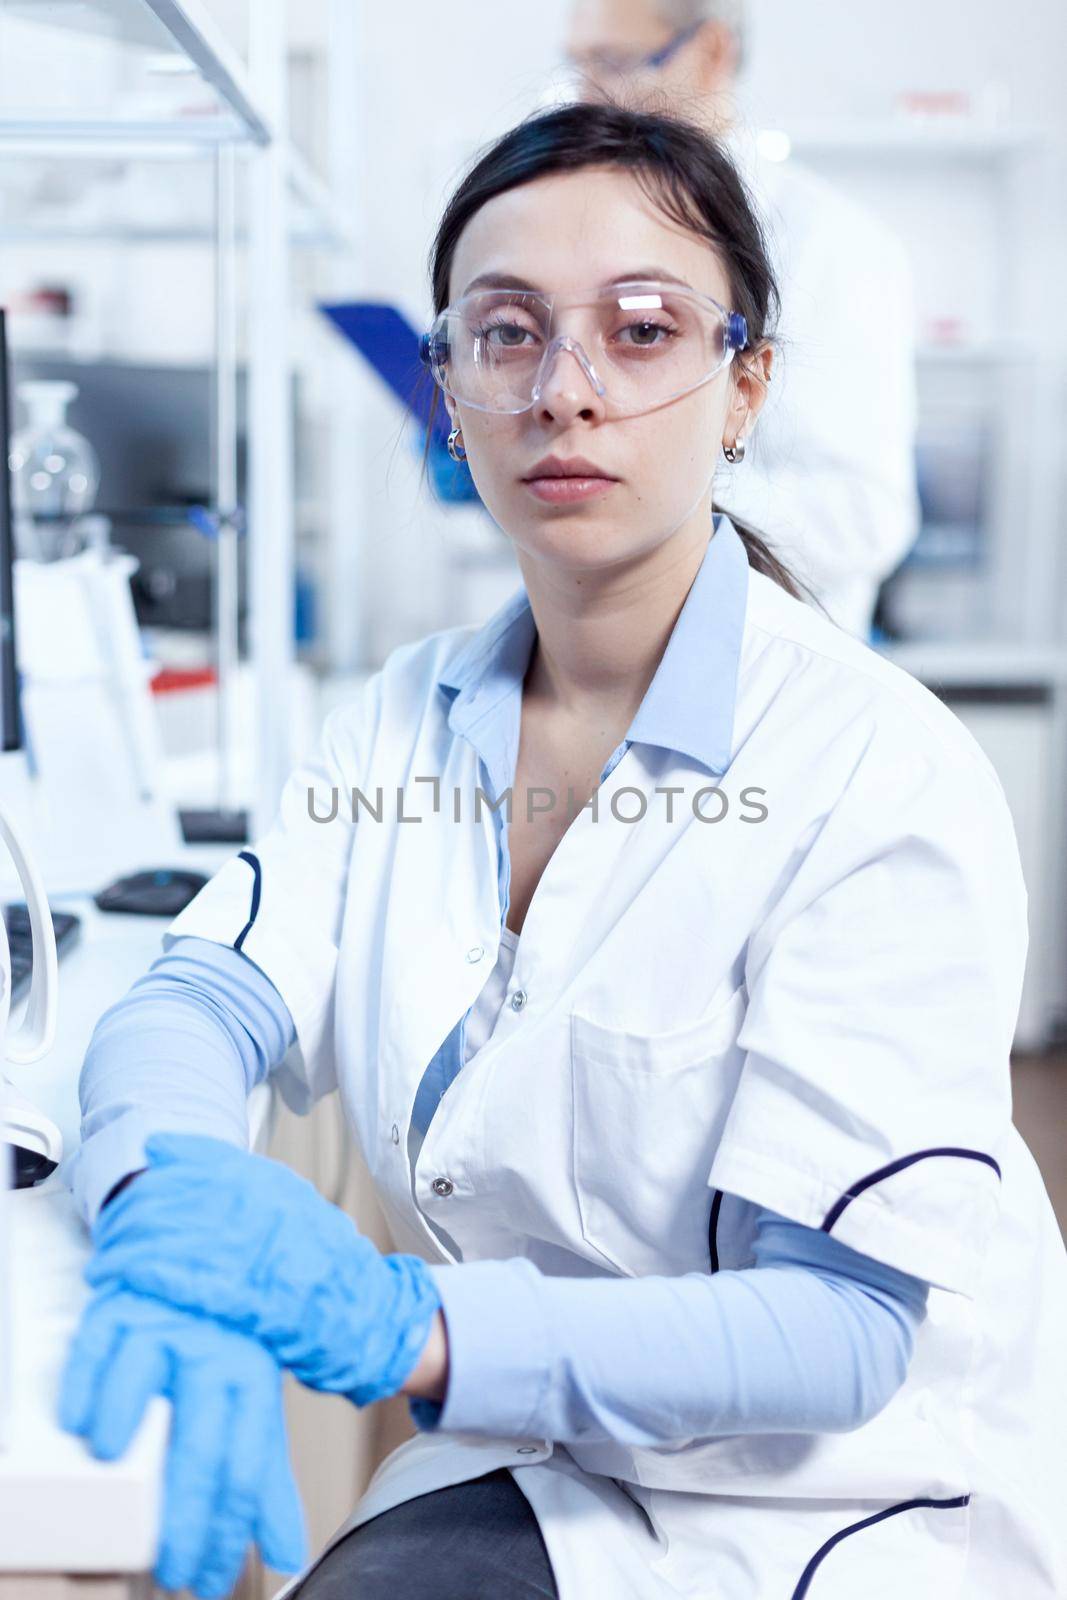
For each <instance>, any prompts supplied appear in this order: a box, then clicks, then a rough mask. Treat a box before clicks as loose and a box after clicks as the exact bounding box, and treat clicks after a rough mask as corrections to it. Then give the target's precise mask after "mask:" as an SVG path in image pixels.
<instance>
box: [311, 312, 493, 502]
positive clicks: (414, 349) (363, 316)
mask: <svg viewBox="0 0 1067 1600" xmlns="http://www.w3.org/2000/svg"><path fill="white" fill-rule="evenodd" d="M319 310H320V311H321V312H323V314H324V315H325V316H327V317H328V318H329V319H330V321H331V322H332V323H333V324H334V326H335V327H336V328H339V329H340V331H341V332H342V333H343V334H344V336H345V338H346V339H348V340H349V341H350V342H351V343H352V344H354V345H355V347H356V349H357V350H358V351H359V353H360V355H361V356H363V358H364V360H366V361H367V362H369V364H370V365H371V366H372V367H373V368H374V370H375V372H376V373H377V374H378V376H379V377H380V378H381V379H382V380H383V382H384V383H385V384H386V385H387V386H388V387H389V389H390V390H391V391H392V393H393V394H394V395H395V396H396V398H397V399H398V400H399V401H400V404H401V405H402V406H403V407H404V408H405V410H406V411H407V412H408V414H409V415H410V416H412V417H413V418H414V419H415V421H416V423H418V425H419V449H420V451H421V449H422V443H423V440H424V438H425V434H426V430H427V428H429V429H430V452H429V460H428V463H427V466H428V469H429V474H430V481H431V483H432V485H433V490H434V493H435V494H436V496H437V498H438V499H439V500H441V501H443V502H445V504H448V505H465V504H466V505H469V504H472V503H474V502H478V503H479V504H480V501H481V497H480V496H479V494H478V491H477V489H476V488H475V487H474V479H473V478H472V477H471V475H470V470H469V468H468V467H467V464H466V462H464V461H453V459H452V457H451V456H450V455H449V453H448V448H447V443H448V435H449V432H450V428H451V424H450V422H449V419H448V411H447V409H446V408H445V406H444V405H442V404H441V401H440V399H439V400H438V402H437V407H436V410H435V412H434V417H433V421H432V422H431V421H430V409H431V405H432V402H433V397H434V393H435V390H436V385H435V384H434V381H433V379H432V378H431V377H430V375H429V373H428V372H427V370H426V368H425V367H424V366H423V364H422V362H421V360H420V359H419V334H418V332H417V331H416V330H415V329H414V328H413V327H412V326H411V323H410V322H409V321H408V320H407V318H406V317H405V316H404V315H403V313H402V312H400V311H398V310H397V308H396V307H395V306H390V305H385V304H383V303H382V302H380V301H373V300H350V301H344V302H341V303H338V304H335V305H320V306H319Z"/></svg>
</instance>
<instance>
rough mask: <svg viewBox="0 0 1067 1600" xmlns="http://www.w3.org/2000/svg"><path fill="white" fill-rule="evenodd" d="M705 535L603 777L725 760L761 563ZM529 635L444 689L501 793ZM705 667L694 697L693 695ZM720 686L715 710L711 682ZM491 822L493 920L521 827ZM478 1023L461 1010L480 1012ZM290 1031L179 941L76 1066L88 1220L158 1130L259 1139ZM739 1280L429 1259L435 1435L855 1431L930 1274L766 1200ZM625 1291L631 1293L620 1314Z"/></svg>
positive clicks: (495, 646) (907, 1351)
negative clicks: (435, 1337)
mask: <svg viewBox="0 0 1067 1600" xmlns="http://www.w3.org/2000/svg"><path fill="white" fill-rule="evenodd" d="M729 535H730V536H728V537H727V538H726V539H718V538H717V537H716V538H712V539H711V540H710V541H709V545H708V549H707V552H706V554H705V557H704V560H703V562H702V565H701V567H700V569H699V571H698V573H697V576H696V578H695V580H694V582H693V585H692V587H691V589H690V592H689V595H688V596H687V599H686V602H685V605H684V606H683V608H682V611H681V613H680V615H679V618H678V621H677V623H676V625H675V628H674V630H673V632H672V634H671V637H670V639H669V641H668V644H667V647H666V649H665V651H664V654H663V657H662V659H661V661H660V664H659V667H658V668H657V671H656V674H655V676H654V678H653V680H652V683H651V684H650V685H649V688H648V691H647V693H646V695H645V697H644V699H643V701H642V703H641V705H640V707H639V708H638V711H637V713H636V715H635V717H634V719H633V721H632V723H631V725H630V728H629V730H628V731H627V735H626V737H625V739H623V740H622V742H621V743H620V744H619V745H618V746H617V747H616V749H615V750H614V751H613V752H612V754H611V756H610V757H609V759H608V761H607V763H606V764H605V766H604V768H603V771H602V773H601V782H603V780H604V778H606V777H607V776H608V775H609V774H610V772H611V771H612V769H613V768H614V767H615V765H616V764H617V762H618V761H619V760H620V759H621V758H622V756H623V754H624V753H625V751H626V750H627V749H628V748H629V746H630V744H631V743H633V742H634V741H637V740H642V741H644V742H647V743H651V744H657V745H662V746H665V747H667V748H671V749H677V750H682V751H685V753H686V754H688V755H690V756H692V757H694V758H695V759H697V760H698V761H701V762H703V763H705V764H706V765H708V767H709V768H710V769H711V770H712V771H714V772H716V773H719V772H722V771H723V770H724V768H725V767H726V765H727V764H728V762H729V754H730V749H729V746H730V737H731V727H732V716H733V703H734V694H735V686H736V674H737V668H738V659H739V652H740V642H741V634H742V629H743V623H744V611H745V598H746V594H747V578H748V567H747V560H746V558H745V555H744V548H743V546H742V544H741V542H740V540H739V538H737V537H736V535H735V534H734V531H733V529H732V528H730V529H729ZM534 638H535V627H534V622H533V616H532V612H531V609H530V605H529V600H528V598H527V596H526V594H525V591H524V590H520V591H519V592H518V593H517V594H516V596H515V597H514V599H513V600H512V602H511V603H510V604H509V606H508V607H507V608H505V610H504V611H503V613H502V614H500V615H499V616H498V617H497V618H496V620H495V623H494V625H493V626H492V627H491V628H486V629H483V630H482V631H481V632H480V633H479V634H477V635H475V636H474V637H473V638H472V639H471V640H470V641H469V643H468V646H467V647H466V648H465V650H464V651H463V652H461V653H460V656H459V657H458V658H457V659H456V660H455V661H454V663H453V665H452V668H451V669H450V671H449V672H448V674H447V675H445V676H444V677H443V678H442V679H441V680H440V686H441V691H442V693H444V694H447V695H449V696H450V698H451V702H452V703H451V706H450V711H449V725H450V727H451V728H452V729H453V731H455V732H457V733H459V734H462V735H463V736H464V737H466V738H468V739H469V740H470V741H471V743H472V744H473V745H474V747H475V749H476V750H477V752H478V754H479V756H480V757H481V761H482V763H483V766H484V769H485V777H486V780H487V784H486V786H487V789H488V792H490V793H491V794H492V795H493V797H494V798H496V797H497V796H499V795H500V793H501V792H502V791H503V790H504V789H505V788H507V786H508V784H509V783H511V782H512V780H513V776H514V771H515V765H516V760H517V753H518V735H519V725H520V714H521V705H522V681H523V677H524V675H525V672H526V668H527V666H528V664H529V659H530V651H531V648H532V645H533V642H534ZM695 676H698V677H699V678H700V680H701V681H702V683H703V684H704V685H705V693H704V695H703V696H701V697H696V696H693V695H690V694H688V693H687V692H686V685H687V683H689V682H690V681H691V680H692V679H693V677H695ZM709 684H711V685H715V686H716V689H717V693H716V695H715V699H714V703H713V709H712V710H711V711H710V712H709V711H708V700H707V694H706V686H707V685H709ZM495 815H496V816H497V837H498V846H499V857H498V869H499V875H498V882H499V888H500V903H501V924H503V923H504V922H505V920H506V917H507V910H508V905H509V892H510V879H511V869H510V859H509V854H508V847H507V822H506V818H505V817H504V815H503V811H502V810H501V812H499V813H495ZM468 1015H469V1013H468ZM465 1025H466V1016H465V1017H464V1018H462V1019H461V1020H460V1021H459V1022H458V1023H457V1024H456V1027H455V1028H454V1029H453V1030H452V1033H451V1034H450V1035H449V1037H448V1039H446V1040H445V1041H444V1043H443V1044H442V1046H441V1047H440V1049H439V1050H438V1051H437V1053H436V1054H435V1055H434V1057H433V1059H432V1060H431V1062H430V1063H429V1065H428V1067H427V1069H426V1072H425V1074H424V1076H423V1079H422V1082H421V1084H420V1087H419V1091H418V1095H417V1098H416V1102H415V1110H414V1118H415V1121H416V1125H417V1126H418V1127H420V1128H421V1129H423V1130H425V1128H426V1127H427V1126H428V1125H429V1121H430V1119H431V1118H432V1116H433V1113H434V1109H435V1107H436V1105H437V1101H438V1099H439V1098H440V1095H441V1093H442V1092H443V1091H444V1089H445V1088H446V1087H447V1085H448V1084H449V1083H450V1082H451V1081H452V1079H453V1078H454V1077H455V1075H456V1073H457V1072H459V1071H460V1070H461V1066H462V1061H463V1049H464V1037H465ZM294 1036H295V1032H294V1027H293V1021H292V1018H291V1016H290V1014H289V1011H288V1009H287V1008H286V1006H285V1003H284V1001H283V1000H282V999H281V996H280V995H279V994H278V993H277V990H276V989H275V988H274V986H273V985H272V984H271V983H270V981H269V980H268V979H267V978H266V976H265V975H264V974H263V973H262V972H261V971H260V969H259V968H258V967H256V966H255V965H254V964H253V963H252V962H251V961H250V960H249V959H248V958H247V957H246V956H245V955H243V954H242V953H241V952H239V951H237V950H234V949H230V948H229V947H227V946H225V945H221V944H215V943H213V942H211V941H209V940H204V939H194V938H183V939H180V940H178V941H177V942H176V943H175V945H174V946H173V947H172V949H171V951H170V952H169V954H168V955H166V956H163V957H161V958H160V959H159V960H157V961H156V962H155V963H154V964H153V966H152V968H151V969H150V971H149V973H147V974H146V975H145V976H144V977H143V978H141V979H139V980H138V982H137V983H136V984H134V986H133V988H132V989H131V991H130V993H129V994H128V995H127V996H126V997H125V998H124V999H123V1000H122V1001H120V1002H119V1003H118V1005H117V1006H113V1007H112V1008H111V1009H110V1010H109V1011H108V1012H106V1013H105V1014H104V1016H103V1017H102V1018H101V1019H100V1022H99V1023H98V1025H97V1028H96V1031H95V1032H94V1034H93V1038H92V1040H91V1043H90V1048H89V1051H88V1054H87V1056H86V1060H85V1063H84V1067H83V1070H82V1076H81V1082H80V1092H81V1104H82V1113H83V1121H82V1136H83V1144H82V1147H81V1149H80V1151H79V1152H77V1153H76V1156H75V1157H74V1158H73V1172H72V1175H71V1182H72V1186H73V1188H74V1191H75V1196H76V1198H77V1200H78V1204H79V1207H80V1208H81V1210H82V1213H83V1215H85V1216H86V1217H87V1218H88V1219H89V1220H91V1219H92V1217H93V1216H95V1214H96V1211H97V1210H98V1209H99V1206H100V1204H101V1203H102V1202H103V1200H104V1198H105V1197H106V1195H107V1194H108V1193H109V1192H110V1190H111V1188H112V1187H113V1186H114V1185H115V1183H117V1182H118V1181H119V1180H120V1179H121V1178H122V1177H123V1176H124V1175H125V1174H126V1173H129V1172H131V1171H135V1170H136V1169H137V1168H138V1167H139V1166H142V1165H144V1164H145V1162H144V1149H143V1143H144V1139H145V1137H146V1136H147V1134H148V1133H149V1132H151V1131H152V1130H153V1129H155V1128H164V1127H165V1128H185V1129H192V1130H195V1131H197V1132H200V1133H208V1134H214V1135H215V1136H216V1137H219V1138H223V1139H228V1140H230V1141H231V1142H234V1143H244V1142H246V1140H247V1121H246V1118H245V1109H244V1107H245V1098H246V1096H247V1094H248V1092H249V1091H250V1090H251V1088H252V1087H253V1086H254V1085H255V1084H256V1083H258V1082H261V1081H262V1080H263V1078H264V1077H265V1076H266V1075H267V1074H268V1073H269V1072H270V1071H271V1069H272V1068H273V1067H274V1066H276V1065H277V1064H278V1063H279V1062H280V1060H281V1058H282V1056H283V1055H284V1054H285V1052H286V1050H287V1049H288V1048H289V1045H290V1044H291V1043H292V1041H293V1038H294ZM754 1253H755V1259H756V1265H755V1266H754V1267H752V1268H748V1269H745V1270H744V1271H718V1272H714V1273H712V1272H710V1270H709V1273H708V1275H707V1276H703V1275H700V1274H687V1275H685V1276H684V1277H681V1278H641V1279H626V1280H621V1281H618V1280H588V1279H559V1278H547V1277H544V1276H542V1275H541V1274H540V1273H539V1272H538V1271H537V1269H536V1268H535V1267H534V1266H533V1265H532V1264H531V1263H530V1262H528V1261H525V1260H522V1259H515V1260H509V1261H487V1262H468V1263H462V1264H461V1265H458V1266H455V1267H441V1268H436V1269H434V1270H435V1276H436V1280H437V1283H438V1286H439V1288H440V1291H441V1295H442V1301H443V1308H444V1313H445V1317H446V1321H447V1325H448V1330H449V1344H450V1360H451V1372H450V1380H449V1391H448V1396H447V1399H446V1401H445V1403H444V1406H443V1408H442V1407H440V1406H437V1405H435V1404H432V1403H430V1402H415V1403H414V1404H413V1406H412V1411H413V1414H414V1415H415V1418H416V1421H417V1422H418V1423H419V1425H420V1426H422V1427H435V1426H437V1427H441V1428H446V1429H457V1430H460V1431H468V1430H469V1431H473V1432H480V1433H483V1434H487V1435H490V1436H493V1435H499V1436H511V1435H522V1436H524V1437H531V1436H538V1437H544V1438H552V1439H562V1440H565V1439H588V1438H614V1439H618V1440H620V1441H622V1442H625V1443H638V1444H652V1443H660V1442H664V1441H667V1440H670V1439H676V1438H680V1437H687V1438H693V1437H701V1436H705V1435H707V1434H709V1433H717V1432H740V1431H745V1430H770V1431H776V1432H777V1431H805V1432H815V1431H819V1432H823V1431H842V1430H846V1429H849V1428H854V1427H858V1426H860V1425H861V1424H862V1423H863V1422H865V1421H866V1420H868V1419H869V1417H870V1416H872V1415H874V1414H875V1413H876V1412H877V1411H879V1410H880V1409H881V1408H882V1407H883V1406H884V1405H885V1404H886V1403H887V1402H888V1400H889V1399H890V1398H891V1396H892V1394H893V1393H894V1392H895V1390H896V1389H897V1388H898V1387H899V1386H900V1384H901V1383H902V1382H903V1380H904V1376H905V1373H906V1370H907V1364H908V1361H909V1360H910V1357H911V1353H912V1349H913V1344H914V1335H915V1331H916V1329H917V1327H918V1326H919V1323H920V1322H921V1321H922V1318H923V1316H924V1314H925V1304H926V1295H927V1286H926V1285H925V1284H924V1283H923V1282H922V1281H921V1280H919V1279H917V1278H914V1277H911V1276H910V1275H908V1274H906V1273H903V1272H899V1271H897V1270H895V1269H893V1268H890V1267H888V1266H885V1265H883V1264H882V1263H880V1262H877V1261H875V1260H873V1259H872V1258H871V1257H868V1256H866V1255H863V1254H861V1253H860V1252H858V1251H855V1250H852V1249H850V1248H849V1247H848V1246H846V1245H843V1244H842V1243H840V1241H839V1240H837V1239H835V1238H832V1237H831V1236H830V1235H829V1234H828V1233H824V1232H822V1231H821V1230H819V1229H813V1228H807V1227H804V1226H802V1225H801V1224H799V1223H796V1222H793V1221H792V1220H791V1219H788V1218H786V1217H782V1216H780V1215H778V1214H777V1213H775V1212H773V1211H769V1210H766V1209H765V1210H762V1211H761V1212H760V1213H759V1215H758V1218H757V1240H756V1244H755V1252H754ZM623 1301H625V1305H623Z"/></svg>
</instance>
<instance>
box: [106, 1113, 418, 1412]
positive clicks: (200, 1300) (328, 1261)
mask: <svg viewBox="0 0 1067 1600" xmlns="http://www.w3.org/2000/svg"><path fill="white" fill-rule="evenodd" d="M145 1153H146V1156H147V1158H148V1161H149V1166H148V1167H147V1168H146V1169H145V1170H144V1171H143V1172H141V1173H140V1175H139V1176H138V1177H137V1178H136V1179H135V1181H134V1182H133V1183H131V1184H130V1185H128V1186H127V1188H125V1189H124V1190H123V1191H122V1193H121V1194H118V1195H117V1196H116V1197H115V1198H114V1199H113V1200H112V1201H110V1202H109V1204H107V1205H106V1206H104V1208H103V1210H102V1211H101V1212H100V1214H99V1216H98V1217H97V1219H96V1223H95V1225H94V1227H93V1241H94V1243H95V1245H96V1250H95V1252H94V1254H93V1256H92V1258H91V1260H90V1262H89V1265H88V1267H87V1268H86V1271H85V1276H86V1279H87V1280H88V1282H89V1283H91V1284H93V1285H94V1286H100V1285H104V1284H122V1285H124V1286H125V1287H127V1288H129V1289H134V1290H137V1291H139V1292H140V1293H142V1294H150V1295H156V1296H158V1297H159V1298H161V1299H163V1300H167V1301H169V1302H170V1304H172V1305H175V1306H181V1307H184V1308H186V1309H189V1310H194V1311H200V1312H203V1313H206V1314H207V1315H208V1316H212V1317H215V1318H217V1319H218V1320H220V1321H222V1322H225V1323H228V1324H229V1325H231V1326H232V1327H235V1328H238V1329H240V1330H241V1331H242V1332H244V1333H249V1334H253V1335H254V1336H255V1337H256V1338H258V1339H260V1340H261V1341H262V1342H263V1344H265V1345H266V1346H267V1348H268V1349H269V1350H270V1351H271V1352H272V1354H273V1355H274V1356H275V1358H276V1360H277V1361H278V1362H280V1363H281V1365H282V1366H285V1367H288V1368H289V1369H290V1370H291V1371H292V1372H293V1373H294V1375H295V1376H296V1377H298V1378H299V1379H300V1380H301V1382H303V1383H305V1384H307V1385H308V1386H309V1387H310V1388H313V1389H325V1390H330V1391H332V1392H334V1393H338V1394H344V1395H347V1396H348V1398H349V1399H351V1400H352V1401H354V1402H355V1404H356V1405H367V1404H368V1403H369V1402H370V1401H372V1400H381V1399H384V1398H385V1397H386V1396H388V1395H392V1394H396V1393H397V1392H398V1391H399V1390H400V1389H401V1387H402V1386H403V1384H404V1381H405V1379H406V1378H407V1377H408V1376H409V1375H410V1373H411V1372H412V1371H413V1369H414V1368H415V1367H416V1365H417V1363H418V1360H419V1357H420V1355H421V1354H422V1351H423V1348H424V1346H425V1344H426V1340H427V1336H428V1334H429V1332H430V1328H431V1326H432V1324H433V1321H434V1317H435V1315H436V1312H437V1310H438V1307H439V1306H440V1304H441V1300H440V1296H439V1294H438V1292H437V1287H436V1284H435V1283H434V1280H433V1277H432V1276H431V1274H430V1272H429V1269H428V1268H427V1266H426V1264H425V1262H423V1261H421V1260H420V1259H419V1258H418V1257H417V1256H408V1255H382V1253H381V1252H380V1251H379V1250H378V1249H377V1248H376V1247H375V1246H374V1245H373V1244H372V1243H371V1241H370V1240H369V1239H366V1238H364V1236H363V1235H362V1234H361V1233H360V1232H359V1231H358V1229H357V1228H356V1226H355V1224H354V1223H353V1222H352V1220H351V1218H349V1217H348V1216H346V1215H345V1213H344V1212H343V1211H341V1210H339V1209H338V1207H337V1206H334V1205H331V1204H330V1203H329V1201H327V1200H324V1199H323V1197H322V1195H320V1194H319V1192H318V1190H317V1189H316V1188H315V1187H314V1185H313V1184H310V1183H308V1182H307V1181H306V1179H304V1178H301V1177H300V1176H299V1175H298V1174H297V1173H295V1172H293V1171H292V1170H291V1169H290V1168H288V1167H285V1166H283V1165H282V1164H281V1163H280V1162H278V1161H273V1160H271V1159H269V1158H268V1157H266V1156H258V1155H253V1154H252V1153H251V1152H249V1151H247V1150H243V1149H240V1148H239V1147H238V1146H236V1145H231V1144H228V1143H226V1142H225V1141H224V1140H220V1139H209V1138H205V1137H203V1136H201V1135H198V1134H183V1133H160V1134H153V1135H152V1136H151V1137H150V1138H149V1139H148V1140H147V1142H146V1145H145Z"/></svg>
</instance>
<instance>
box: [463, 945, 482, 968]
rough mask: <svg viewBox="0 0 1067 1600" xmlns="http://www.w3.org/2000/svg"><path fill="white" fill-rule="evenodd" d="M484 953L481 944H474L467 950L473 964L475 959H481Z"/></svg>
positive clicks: (469, 959)
mask: <svg viewBox="0 0 1067 1600" xmlns="http://www.w3.org/2000/svg"><path fill="white" fill-rule="evenodd" d="M484 955H485V951H484V950H483V949H482V947H481V945H480V944H476V945H472V946H471V948H470V949H469V950H468V951H467V960H468V961H469V962H471V963H472V964H473V963H474V962H475V961H480V960H481V959H482V957H483V956H484Z"/></svg>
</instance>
